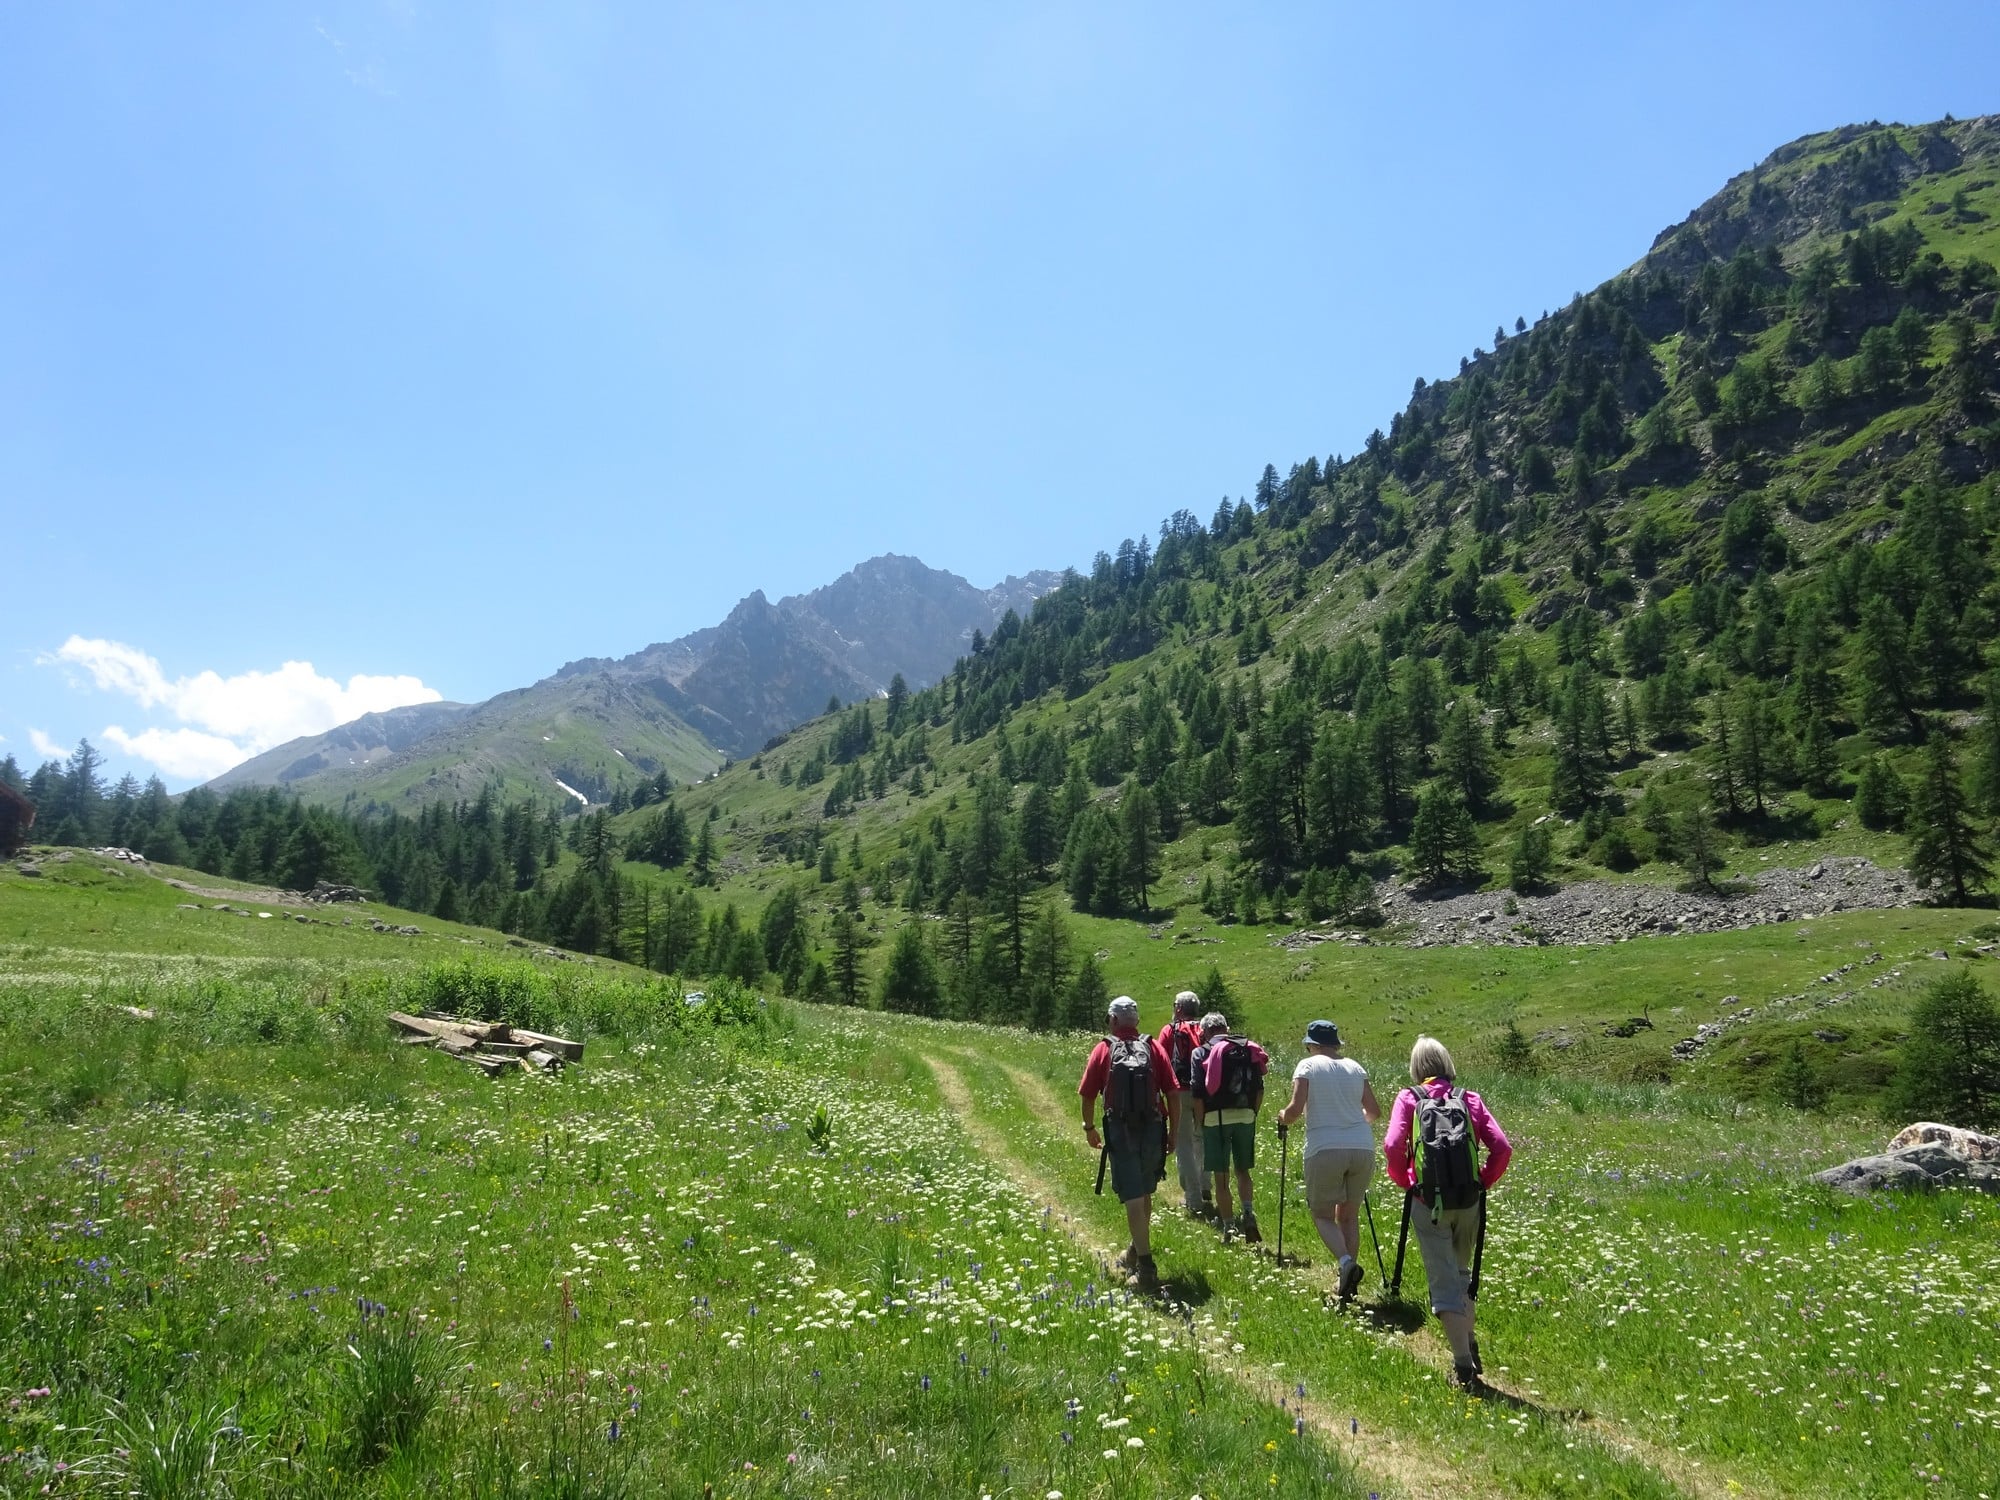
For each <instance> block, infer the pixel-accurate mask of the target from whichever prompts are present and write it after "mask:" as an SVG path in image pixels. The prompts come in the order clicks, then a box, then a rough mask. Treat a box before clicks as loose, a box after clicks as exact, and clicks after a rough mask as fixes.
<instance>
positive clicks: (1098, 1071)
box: [1076, 1027, 1180, 1099]
mask: <svg viewBox="0 0 2000 1500" xmlns="http://www.w3.org/2000/svg"><path fill="white" fill-rule="evenodd" d="M1112 1034H1113V1035H1114V1036H1119V1037H1123V1038H1125V1039H1127V1040H1130V1039H1131V1038H1133V1037H1136V1036H1137V1035H1138V1034H1139V1032H1138V1030H1137V1028H1133V1029H1132V1030H1129V1031H1128V1030H1126V1029H1124V1028H1123V1027H1119V1028H1117V1029H1115V1030H1114V1031H1113V1033H1112ZM1146 1046H1147V1048H1148V1050H1150V1051H1151V1052H1152V1054H1153V1087H1154V1088H1156V1089H1158V1090H1159V1091H1160V1092H1161V1093H1163V1094H1172V1093H1174V1092H1176V1091H1177V1090H1178V1089H1179V1088H1180V1084H1179V1083H1178V1082H1177V1081H1176V1080H1175V1078H1174V1065H1173V1063H1172V1062H1171V1061H1170V1060H1169V1059H1168V1057H1167V1049H1166V1048H1164V1047H1162V1046H1161V1045H1160V1042H1159V1038H1157V1037H1147V1038H1146ZM1110 1081H1111V1044H1110V1043H1109V1042H1099V1043H1098V1044H1097V1045H1096V1046H1095V1047H1092V1048H1091V1049H1090V1061H1089V1062H1087V1063H1085V1064H1084V1065H1083V1081H1082V1082H1081V1083H1079V1084H1077V1086H1076V1092H1077V1094H1078V1096H1079V1097H1081V1098H1084V1099H1095V1098H1096V1097H1097V1096H1098V1095H1099V1094H1102V1093H1103V1092H1104V1085H1105V1084H1107V1083H1109V1082H1110Z"/></svg>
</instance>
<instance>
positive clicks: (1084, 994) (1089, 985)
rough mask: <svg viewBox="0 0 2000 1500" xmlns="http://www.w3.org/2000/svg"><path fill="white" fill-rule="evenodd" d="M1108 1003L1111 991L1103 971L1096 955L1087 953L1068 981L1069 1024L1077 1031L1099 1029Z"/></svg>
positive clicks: (1107, 1008)
mask: <svg viewBox="0 0 2000 1500" xmlns="http://www.w3.org/2000/svg"><path fill="white" fill-rule="evenodd" d="M1110 1005H1111V991H1110V989H1109V987H1108V986H1106V984H1105V983H1104V971H1103V970H1102V969H1100V968H1098V966H1097V956H1096V955H1095V954H1090V953H1087V954H1085V955H1084V958H1083V962H1082V963H1080V964H1078V965H1077V968H1076V977H1075V978H1074V979H1072V980H1071V981H1070V983H1069V1006H1068V1011H1069V1024H1070V1025H1071V1026H1072V1027H1073V1028H1075V1029H1076V1030H1078V1031H1093V1030H1097V1029H1100V1028H1102V1027H1103V1025H1104V1018H1105V1014H1106V1013H1107V1011H1108V1010H1109V1008H1110Z"/></svg>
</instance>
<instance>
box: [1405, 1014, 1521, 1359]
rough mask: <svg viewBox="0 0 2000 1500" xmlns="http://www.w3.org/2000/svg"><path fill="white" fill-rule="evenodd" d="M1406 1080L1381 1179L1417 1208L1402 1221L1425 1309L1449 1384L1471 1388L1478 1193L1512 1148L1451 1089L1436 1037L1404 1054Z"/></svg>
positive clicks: (1470, 1100)
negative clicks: (1417, 1264) (1435, 1327)
mask: <svg viewBox="0 0 2000 1500" xmlns="http://www.w3.org/2000/svg"><path fill="white" fill-rule="evenodd" d="M1410 1081H1411V1082H1412V1083H1413V1084H1414V1085H1415V1087H1414V1088H1407V1089H1404V1090H1403V1091H1402V1092H1401V1093H1399V1094H1397V1095H1396V1105H1395V1108H1394V1109H1392V1110H1391V1111H1390V1112H1389V1133H1388V1134H1387V1135H1386V1136H1384V1137H1383V1140H1382V1162H1383V1166H1384V1168H1385V1169H1386V1170H1387V1172H1388V1174H1389V1180H1390V1181H1391V1182H1393V1183H1395V1184H1396V1185H1397V1186H1398V1187H1400V1188H1402V1189H1404V1191H1406V1192H1413V1193H1415V1194H1416V1196H1417V1199H1418V1201H1419V1202H1420V1203H1421V1204H1422V1205H1423V1207H1422V1208H1420V1209H1418V1210H1417V1211H1416V1212H1414V1213H1412V1214H1411V1215H1410V1221H1411V1222H1412V1223H1413V1224H1414V1225H1415V1226H1416V1230H1417V1249H1418V1251H1419V1252H1420V1253H1421V1254H1422V1255H1423V1258H1424V1278H1425V1279H1426V1280H1427V1281H1428V1282H1429V1283H1430V1288H1431V1311H1432V1312H1434V1313H1436V1314H1437V1316H1438V1321H1439V1322H1440V1323H1442V1324H1443V1325H1444V1332H1445V1337H1446V1338H1447V1339H1448V1340H1450V1342H1451V1358H1452V1381H1453V1383H1454V1384H1456V1385H1459V1386H1462V1387H1464V1388H1465V1389H1466V1390H1477V1389H1479V1372H1480V1370H1481V1368H1482V1365H1481V1363H1480V1359H1479V1340H1478V1339H1477V1338H1475V1337H1473V1332H1472V1314H1473V1305H1472V1298H1471V1297H1470V1295H1469V1294H1468V1288H1469V1286H1470V1284H1471V1280H1472V1261H1473V1254H1474V1251H1475V1249H1476V1248H1477V1245H1478V1241H1479V1222H1480V1214H1481V1205H1482V1204H1483V1203H1484V1201H1485V1197H1486V1190H1487V1189H1488V1188H1490V1187H1492V1186H1493V1184H1494V1183H1496V1182H1498V1181H1499V1180H1500V1175H1501V1174H1502V1173H1503V1172H1505V1171H1506V1170H1507V1161H1508V1159H1509V1158H1510V1157H1512V1156H1513V1154H1514V1148H1513V1147H1512V1146H1510V1145H1509V1144H1508V1143H1507V1137H1506V1134H1505V1133H1504V1132H1503V1131H1502V1130H1501V1129H1500V1126H1499V1123H1498V1122H1497V1121H1496V1120H1495V1119H1494V1118H1493V1114H1492V1112H1491V1111H1490V1110H1488V1109H1487V1107H1486V1105H1485V1102H1484V1101H1483V1100H1481V1099H1480V1097H1479V1096H1478V1095H1477V1094H1475V1093H1472V1092H1470V1091H1469V1090H1466V1089H1462V1088H1460V1087H1458V1073H1457V1070H1456V1069H1455V1068H1453V1067H1452V1063H1451V1054H1450V1053H1449V1052H1447V1051H1445V1047H1444V1043H1443V1042H1440V1041H1439V1040H1438V1039H1437V1038H1436V1037H1429V1036H1420V1037H1418V1038H1417V1044H1416V1046H1414V1047H1412V1048H1411V1049H1410ZM1475 1141H1476V1142H1477V1143H1478V1144H1479V1145H1483V1146H1485V1147H1486V1161H1485V1163H1484V1164H1483V1165H1478V1164H1476V1161H1475V1158H1476V1155H1477V1152H1476V1149H1475V1146H1474V1142H1475Z"/></svg>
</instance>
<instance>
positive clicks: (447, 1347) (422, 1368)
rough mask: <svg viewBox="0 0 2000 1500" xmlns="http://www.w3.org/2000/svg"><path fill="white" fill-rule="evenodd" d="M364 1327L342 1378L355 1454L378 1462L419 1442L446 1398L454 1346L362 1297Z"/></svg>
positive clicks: (353, 1343)
mask: <svg viewBox="0 0 2000 1500" xmlns="http://www.w3.org/2000/svg"><path fill="white" fill-rule="evenodd" d="M359 1305H360V1309H361V1326H360V1328H359V1329H357V1330H356V1332H355V1334H354V1337H353V1339H352V1340H351V1341H350V1342H349V1343H348V1345H347V1353H348V1356H349V1362H348V1364H347V1366H346V1368H345V1371H344V1379H343V1381H342V1386H343V1392H342V1394H343V1396H344V1398H345V1405H346V1408H347V1410H346V1417H347V1430H348V1433H349V1435H350V1437H351V1438H352V1440H353V1443H354V1449H355V1456H356V1457H357V1458H358V1459H359V1460H360V1461H361V1462H362V1463H374V1462H376V1461H377V1460H379V1459H384V1458H387V1457H388V1456H389V1455H390V1454H392V1453H397V1452H400V1451H401V1450H402V1449H404V1448H406V1447H408V1446H409V1445H410V1444H411V1443H413V1442H415V1441H416V1438H417V1435H418V1434H419V1433H420V1432H422V1431H423V1428H424V1424H425V1423H426V1422H428V1421H429V1420H430V1417H431V1413H432V1412H433V1411H435V1410H436V1409H437V1405H438V1402H439V1401H441V1400H442V1399H443V1397H444V1382H445V1379H446V1376H447V1374H448V1373H449V1372H450V1370H451V1367H452V1346H451V1344H450V1343H449V1342H448V1341H447V1340H446V1339H445V1337H444V1335H442V1334H441V1333H439V1332H437V1331H436V1330H435V1329H432V1328H430V1327H429V1326H427V1325H426V1324H423V1323H420V1322H417V1321H416V1320H415V1319H413V1318H402V1319H396V1318H392V1317H391V1316H390V1314H389V1310H388V1309H387V1308H386V1307H384V1306H382V1304H381V1303H379V1302H370V1301H369V1300H368V1299H367V1298H366V1297H363V1298H361V1299H360V1303H359Z"/></svg>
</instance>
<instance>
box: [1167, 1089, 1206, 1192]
mask: <svg viewBox="0 0 2000 1500" xmlns="http://www.w3.org/2000/svg"><path fill="white" fill-rule="evenodd" d="M1180 1099H1181V1102H1180V1106H1179V1107H1180V1119H1179V1120H1178V1121H1176V1122H1175V1123H1176V1128H1177V1131H1178V1133H1177V1134H1176V1135H1175V1136H1174V1160H1175V1162H1176V1163H1177V1164H1178V1165H1179V1168H1180V1174H1181V1197H1182V1199H1183V1200H1184V1201H1185V1205H1186V1207H1187V1209H1188V1211H1189V1212H1190V1213H1192V1212H1194V1211H1195V1210H1196V1209H1198V1208H1200V1207H1201V1199H1202V1194H1203V1193H1204V1192H1205V1191H1206V1189H1207V1187H1208V1174H1207V1173H1205V1172H1203V1171H1202V1169H1201V1111H1200V1109H1199V1108H1197V1107H1196V1105H1195V1099H1194V1095H1193V1094H1191V1093H1188V1092H1186V1091H1185V1090H1183V1091H1182V1093H1181V1096H1180Z"/></svg>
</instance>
